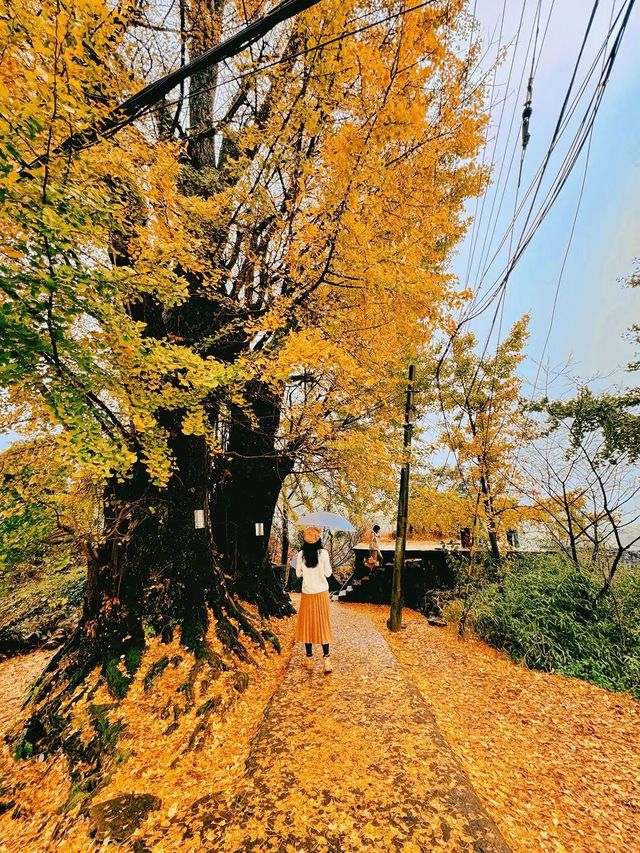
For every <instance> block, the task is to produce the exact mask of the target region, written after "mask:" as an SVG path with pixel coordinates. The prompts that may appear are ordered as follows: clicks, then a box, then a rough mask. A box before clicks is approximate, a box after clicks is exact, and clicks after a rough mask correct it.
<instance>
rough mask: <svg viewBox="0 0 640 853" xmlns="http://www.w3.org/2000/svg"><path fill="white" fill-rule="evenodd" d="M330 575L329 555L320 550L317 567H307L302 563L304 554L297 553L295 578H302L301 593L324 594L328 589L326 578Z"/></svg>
mask: <svg viewBox="0 0 640 853" xmlns="http://www.w3.org/2000/svg"><path fill="white" fill-rule="evenodd" d="M330 575H331V563H330V561H329V554H328V552H327V551H325V550H324V548H322V549H321V550H320V551H318V565H317V566H307V565H305V562H304V553H303V552H302V551H299V552H298V556H297V557H296V576H297V577H299V578H302V591H303V592H304V593H306V594H307V595H315V594H316V593H317V592H326V591H327V590H328V589H329V584H328V583H327V578H328V577H329V576H330Z"/></svg>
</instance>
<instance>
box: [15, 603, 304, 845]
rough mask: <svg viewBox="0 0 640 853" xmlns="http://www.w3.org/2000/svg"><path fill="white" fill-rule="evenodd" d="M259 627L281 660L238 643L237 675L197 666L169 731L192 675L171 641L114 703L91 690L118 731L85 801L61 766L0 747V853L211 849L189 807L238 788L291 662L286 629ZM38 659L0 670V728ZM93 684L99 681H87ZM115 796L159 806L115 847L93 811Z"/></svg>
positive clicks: (289, 626)
mask: <svg viewBox="0 0 640 853" xmlns="http://www.w3.org/2000/svg"><path fill="white" fill-rule="evenodd" d="M264 627H270V628H271V629H272V630H274V631H277V633H278V637H279V639H280V641H281V643H282V653H281V654H280V655H279V654H277V653H276V651H275V650H274V649H273V648H272V647H271V645H270V644H267V645H266V648H265V650H260V649H259V648H257V647H256V646H253V645H252V644H251V642H250V641H249V640H248V639H247V638H245V640H244V642H245V644H246V645H247V647H248V648H249V650H250V653H251V655H252V659H253V663H250V662H247V663H246V664H242V665H240V667H239V668H238V666H237V661H236V667H235V668H233V669H230V670H229V671H228V672H226V673H222V674H220V675H218V676H217V677H215V674H213V673H208V672H207V669H206V667H203V669H202V671H201V672H200V674H199V677H198V678H197V679H195V680H194V684H193V689H194V702H193V704H192V705H191V707H190V708H189V710H187V711H185V712H184V713H183V714H182V715H181V716H180V718H179V722H178V724H177V725H173V721H174V709H175V708H176V707H177V706H179V705H182V706H184V704H185V701H186V699H185V692H184V689H183V688H184V685H185V683H186V681H187V680H188V679H189V677H190V676H191V675H192V673H193V659H192V658H190V656H189V653H187V652H185V650H184V649H182V648H181V647H180V646H179V644H178V643H177V642H174V643H172V644H169V645H163V644H161V643H160V642H159V641H152V642H151V643H150V646H149V649H148V651H147V653H146V654H145V657H144V658H143V664H142V667H141V669H140V671H139V674H138V675H137V676H136V679H135V681H134V683H133V684H132V687H131V689H130V691H129V693H128V695H127V696H126V697H125V699H124V700H122V702H120V703H119V704H117V705H116V704H115V703H114V701H113V699H112V698H111V697H110V696H109V695H108V694H107V692H106V690H105V688H104V687H103V686H101V687H98V689H97V692H96V693H95V694H94V696H93V697H92V705H93V707H102V708H105V709H107V711H106V715H107V716H106V717H105V719H108V726H109V727H112V730H113V731H115V730H116V727H117V728H120V726H122V729H121V731H120V733H119V734H118V735H117V738H115V740H114V751H113V755H112V760H111V762H110V766H109V768H108V772H107V777H106V779H105V780H104V783H103V784H102V785H101V786H100V787H99V788H98V789H97V790H96V791H94V792H93V794H92V796H91V797H90V798H86V797H85V796H83V794H82V792H81V791H80V790H79V789H78V788H77V787H75V786H74V785H73V784H72V783H71V782H70V780H69V775H68V773H67V770H66V761H65V760H64V759H62V758H60V757H53V758H46V759H45V760H42V761H40V760H39V759H38V757H35V758H33V759H31V760H29V761H22V762H19V763H16V762H15V761H14V760H13V759H12V758H11V755H10V751H9V748H8V746H7V745H6V744H3V745H2V754H1V756H0V801H2V802H3V803H5V804H8V805H9V807H8V808H6V810H5V811H4V813H3V814H0V851H3V853H4V851H10V853H18V851H20V853H32V851H34V853H35V851H38V853H40V851H54V850H56V851H57V850H61V851H65V853H67V851H74V852H75V851H78V853H80V851H82V853H85V851H90V850H97V849H110V850H111V849H122V850H130V849H133V844H134V843H135V841H136V839H140V838H144V843H145V844H146V845H147V847H148V848H149V849H153V850H156V851H167V853H169V851H178V850H179V851H183V850H185V851H186V850H209V849H211V848H210V847H209V846H208V844H207V841H206V839H205V838H204V837H200V836H197V835H194V834H193V833H192V832H191V825H192V823H193V809H194V807H195V806H194V804H195V803H196V802H197V801H198V800H201V799H202V797H203V796H210V797H214V798H215V797H226V796H227V795H228V793H229V792H230V791H232V790H234V789H235V788H236V787H237V786H238V785H239V784H240V782H241V780H242V778H243V774H244V771H245V762H246V760H247V757H248V755H249V750H250V746H251V743H252V740H253V738H254V737H255V735H256V732H257V731H258V729H259V727H260V724H261V722H262V719H263V714H264V710H265V707H266V705H267V703H268V702H269V700H270V698H271V696H272V695H273V693H274V691H275V690H276V689H277V687H278V685H279V684H280V683H281V682H282V679H283V675H284V670H285V668H286V666H287V663H288V661H289V658H290V656H291V650H292V647H293V630H294V620H293V619H288V620H281V621H277V622H275V623H273V624H271V625H270V626H267V625H265V626H264ZM208 639H209V642H210V644H211V646H212V648H214V650H216V651H218V652H221V648H220V647H219V646H216V638H215V635H214V632H213V630H212V631H211V632H210V636H209V638H208ZM43 654H44V653H42V652H36V653H33V654H31V655H25V656H24V657H22V658H16V659H13V660H8V661H5V662H4V663H3V664H2V665H0V666H1V667H2V668H1V669H0V678H2V688H3V690H2V698H3V701H4V687H5V685H6V684H7V683H11V684H14V685H15V689H12V691H11V693H12V696H11V701H10V705H9V708H8V713H7V712H5V713H4V714H3V722H5V723H6V722H7V721H9V720H10V721H11V723H15V716H16V712H17V705H18V702H17V697H16V694H20V693H21V692H22V691H23V690H26V688H28V686H29V683H30V681H31V680H32V679H33V677H34V676H36V675H37V672H38V671H39V669H40V664H41V663H42V665H43V666H44V663H46V659H45V658H43V659H42V660H40V659H36V658H35V655H39V656H43ZM165 656H169V657H170V658H175V659H176V663H175V664H170V665H169V666H167V667H166V668H165V669H164V671H163V673H162V675H161V676H160V677H158V678H157V680H156V681H155V682H154V684H153V686H152V688H151V689H148V690H145V684H144V681H145V679H144V676H145V673H148V672H149V668H150V667H151V666H152V665H153V663H154V662H157V661H159V660H160V659H161V658H163V657H165ZM177 658H181V660H180V661H178V660H177ZM31 660H33V661H34V662H33V663H32V664H30V661H31ZM242 672H244V673H246V675H247V676H248V685H247V686H246V689H244V684H245V682H242V683H241V684H240V685H239V678H238V675H239V673H242ZM95 678H96V680H99V678H98V674H97V673H96V674H95ZM240 681H241V680H240ZM239 686H240V687H241V689H239ZM78 705H79V707H78V711H77V713H76V715H75V717H74V719H75V722H76V723H77V724H78V725H82V724H83V722H84V730H85V731H86V732H87V737H90V736H91V730H92V727H91V725H90V724H89V722H88V721H87V720H84V721H83V715H84V716H87V717H88V716H89V714H90V710H91V709H90V707H89V706H88V705H87V704H85V703H84V702H80V703H78ZM104 728H105V726H103V729H104ZM123 795H124V796H126V797H127V798H129V799H130V798H131V797H132V795H135V796H136V797H137V799H138V800H142V799H143V798H144V797H147V798H149V799H151V798H158V800H159V803H157V802H156V805H157V807H155V808H153V810H152V811H150V813H149V814H148V817H146V819H145V820H143V821H142V823H141V825H140V826H139V828H138V830H137V831H136V832H135V833H134V834H133V835H132V836H131V838H130V840H129V841H128V842H126V843H119V842H121V839H118V840H116V839H117V835H118V832H119V829H121V827H120V826H119V824H121V821H118V820H116V821H115V822H114V823H112V824H109V823H107V824H104V823H103V822H100V821H98V820H96V816H97V812H96V807H98V811H99V807H100V805H101V804H104V803H109V802H112V801H115V800H116V798H118V797H120V796H123ZM5 807H6V806H5ZM196 808H197V807H196ZM110 827H111V828H112V829H113V832H111V835H109V830H110ZM96 830H97V832H96ZM147 847H143V848H138V849H147Z"/></svg>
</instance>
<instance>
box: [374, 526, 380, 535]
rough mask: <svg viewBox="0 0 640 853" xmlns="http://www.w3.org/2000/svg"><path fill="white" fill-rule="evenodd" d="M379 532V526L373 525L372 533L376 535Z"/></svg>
mask: <svg viewBox="0 0 640 853" xmlns="http://www.w3.org/2000/svg"><path fill="white" fill-rule="evenodd" d="M379 530H380V525H379V524H374V525H373V532H374V533H377V532H378V531H379Z"/></svg>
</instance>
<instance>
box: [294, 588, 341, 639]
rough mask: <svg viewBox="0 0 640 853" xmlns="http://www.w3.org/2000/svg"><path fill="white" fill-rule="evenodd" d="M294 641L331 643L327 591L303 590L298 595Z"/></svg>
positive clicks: (331, 635)
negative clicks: (298, 603)
mask: <svg viewBox="0 0 640 853" xmlns="http://www.w3.org/2000/svg"><path fill="white" fill-rule="evenodd" d="M296 642H298V643H332V642H333V634H332V633H331V619H330V617H329V593H328V592H315V593H313V594H311V595H310V594H309V593H307V592H303V593H302V595H301V597H300V609H299V610H298V622H297V624H296Z"/></svg>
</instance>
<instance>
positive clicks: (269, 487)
mask: <svg viewBox="0 0 640 853" xmlns="http://www.w3.org/2000/svg"><path fill="white" fill-rule="evenodd" d="M250 391H251V394H250V399H251V409H252V411H251V413H247V412H245V411H243V410H242V409H240V408H239V407H234V409H233V410H232V420H231V424H230V428H229V437H228V444H227V447H226V448H225V457H224V460H223V462H222V464H221V465H220V466H219V469H218V470H217V471H216V477H215V478H214V482H213V488H212V504H211V517H212V528H213V535H214V541H215V545H216V548H217V550H218V552H219V553H220V554H221V555H223V556H222V559H223V561H224V563H225V565H226V566H227V567H228V569H229V572H230V574H231V576H232V577H233V581H234V591H235V592H236V593H237V594H238V595H239V596H240V597H242V598H244V599H246V600H248V601H251V602H255V603H256V604H257V605H258V607H259V608H260V612H261V613H262V614H263V615H265V616H266V615H272V616H285V615H289V614H291V613H292V612H293V609H292V607H291V602H290V599H289V596H288V594H287V593H286V592H285V590H284V589H283V584H282V581H281V578H280V576H279V573H278V572H277V571H275V570H274V569H273V567H272V564H271V561H270V559H269V554H268V544H269V537H270V535H271V527H272V525H273V516H274V513H275V509H276V504H277V502H278V497H279V495H280V490H281V488H282V483H283V481H284V478H285V477H286V476H287V475H288V474H289V473H291V470H292V462H291V460H290V459H286V458H284V459H283V458H282V457H281V456H279V455H278V453H277V451H276V435H277V431H278V426H279V422H280V404H281V397H280V396H279V395H278V394H277V393H275V392H274V391H273V390H272V389H270V388H268V387H267V386H266V385H263V384H262V383H258V382H256V383H254V384H253V386H252V388H251V389H250ZM254 418H255V420H254ZM256 525H262V533H261V534H260V533H259V532H258V531H259V528H256Z"/></svg>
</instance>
